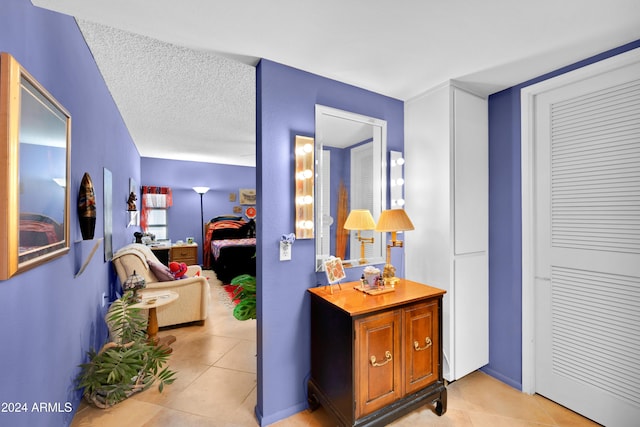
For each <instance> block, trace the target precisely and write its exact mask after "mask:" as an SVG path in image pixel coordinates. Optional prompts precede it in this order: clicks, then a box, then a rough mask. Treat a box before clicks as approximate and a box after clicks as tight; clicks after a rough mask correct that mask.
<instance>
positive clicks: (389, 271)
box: [382, 264, 396, 279]
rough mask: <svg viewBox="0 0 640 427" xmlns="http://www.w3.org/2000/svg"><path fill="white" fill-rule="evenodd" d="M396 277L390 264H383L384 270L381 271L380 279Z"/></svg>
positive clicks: (394, 269)
mask: <svg viewBox="0 0 640 427" xmlns="http://www.w3.org/2000/svg"><path fill="white" fill-rule="evenodd" d="M395 275H396V268H395V267H394V266H393V265H391V264H385V265H384V270H383V271H382V277H384V278H385V279H386V278H393V277H395Z"/></svg>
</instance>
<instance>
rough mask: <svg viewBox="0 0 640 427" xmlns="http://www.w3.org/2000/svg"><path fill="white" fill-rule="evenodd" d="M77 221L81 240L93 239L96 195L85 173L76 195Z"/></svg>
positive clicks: (91, 182)
mask: <svg viewBox="0 0 640 427" xmlns="http://www.w3.org/2000/svg"><path fill="white" fill-rule="evenodd" d="M78 220H79V221H80V232H81V233H82V239H83V240H91V239H93V235H94V233H95V230H96V194H95V191H94V190H93V181H91V176H90V175H89V173H88V172H85V174H84V176H83V177H82V181H81V182H80V191H79V193H78Z"/></svg>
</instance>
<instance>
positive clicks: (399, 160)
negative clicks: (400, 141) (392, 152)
mask: <svg viewBox="0 0 640 427" xmlns="http://www.w3.org/2000/svg"><path fill="white" fill-rule="evenodd" d="M396 163H397V164H398V165H399V166H402V165H404V159H403V158H402V157H400V158H399V159H396Z"/></svg>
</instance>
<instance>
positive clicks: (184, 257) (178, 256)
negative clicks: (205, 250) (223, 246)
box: [171, 246, 198, 265]
mask: <svg viewBox="0 0 640 427" xmlns="http://www.w3.org/2000/svg"><path fill="white" fill-rule="evenodd" d="M171 261H175V262H184V263H185V264H187V265H194V264H197V263H198V247H197V246H174V247H172V248H171Z"/></svg>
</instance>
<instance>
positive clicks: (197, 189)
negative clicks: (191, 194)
mask: <svg viewBox="0 0 640 427" xmlns="http://www.w3.org/2000/svg"><path fill="white" fill-rule="evenodd" d="M193 191H195V192H196V193H198V194H199V195H200V232H201V234H202V240H200V242H202V243H201V245H202V262H203V263H204V206H203V204H202V196H204V193H206V192H207V191H209V187H193Z"/></svg>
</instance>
